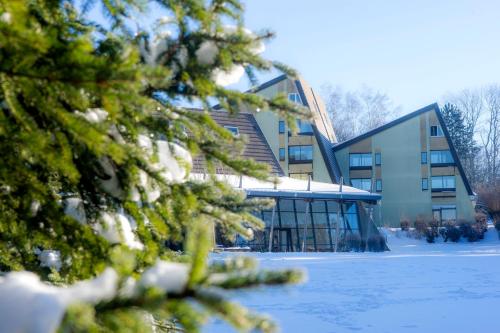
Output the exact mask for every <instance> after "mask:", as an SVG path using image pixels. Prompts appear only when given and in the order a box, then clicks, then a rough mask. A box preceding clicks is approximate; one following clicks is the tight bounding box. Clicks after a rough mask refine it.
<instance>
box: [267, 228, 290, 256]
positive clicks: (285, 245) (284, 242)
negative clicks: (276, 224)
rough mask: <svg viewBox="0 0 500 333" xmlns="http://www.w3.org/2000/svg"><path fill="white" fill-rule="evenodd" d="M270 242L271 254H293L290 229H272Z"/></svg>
mask: <svg viewBox="0 0 500 333" xmlns="http://www.w3.org/2000/svg"><path fill="white" fill-rule="evenodd" d="M268 232H270V231H269V230H268ZM272 242H273V243H272V246H271V251H272V252H293V242H292V228H274V230H273V239H272Z"/></svg>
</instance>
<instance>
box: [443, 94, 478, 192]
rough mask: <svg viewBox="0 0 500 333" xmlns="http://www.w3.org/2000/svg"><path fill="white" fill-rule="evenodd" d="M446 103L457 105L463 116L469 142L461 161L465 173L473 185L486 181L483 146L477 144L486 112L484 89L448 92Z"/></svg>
mask: <svg viewBox="0 0 500 333" xmlns="http://www.w3.org/2000/svg"><path fill="white" fill-rule="evenodd" d="M446 103H451V104H453V105H456V106H457V107H458V109H459V110H460V113H461V114H462V116H463V122H464V125H465V133H463V135H464V138H463V141H464V142H467V143H468V145H467V146H468V149H467V151H466V154H462V155H461V156H459V157H460V161H461V162H462V165H463V166H464V169H465V173H466V175H467V178H468V179H469V182H470V183H471V184H472V186H476V185H478V184H481V183H482V182H484V174H485V173H484V172H483V170H481V169H482V165H481V162H480V161H479V159H480V158H481V157H482V156H481V155H480V153H481V148H480V147H479V146H478V145H477V140H476V139H477V138H478V136H479V134H478V132H479V131H478V125H479V122H480V119H481V116H482V115H483V114H484V108H485V103H484V92H483V89H463V90H462V91H460V92H458V93H455V94H448V95H447V96H446V97H445V105H446Z"/></svg>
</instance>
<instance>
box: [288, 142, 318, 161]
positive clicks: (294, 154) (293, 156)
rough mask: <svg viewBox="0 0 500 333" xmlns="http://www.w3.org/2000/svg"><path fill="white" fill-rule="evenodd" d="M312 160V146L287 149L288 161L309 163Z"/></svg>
mask: <svg viewBox="0 0 500 333" xmlns="http://www.w3.org/2000/svg"><path fill="white" fill-rule="evenodd" d="M312 159H313V150H312V146H290V147H288V161H289V162H291V163H293V162H311V161H312Z"/></svg>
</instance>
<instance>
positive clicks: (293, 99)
mask: <svg viewBox="0 0 500 333" xmlns="http://www.w3.org/2000/svg"><path fill="white" fill-rule="evenodd" d="M288 100H289V101H290V102H294V103H299V104H302V101H301V100H300V95H299V94H297V93H290V94H288Z"/></svg>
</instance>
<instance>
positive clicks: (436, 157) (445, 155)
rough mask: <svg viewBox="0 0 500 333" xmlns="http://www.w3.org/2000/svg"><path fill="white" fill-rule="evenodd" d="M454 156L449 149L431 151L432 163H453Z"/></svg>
mask: <svg viewBox="0 0 500 333" xmlns="http://www.w3.org/2000/svg"><path fill="white" fill-rule="evenodd" d="M453 163H454V161H453V156H452V155H451V151H449V150H433V151H431V164H453Z"/></svg>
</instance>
